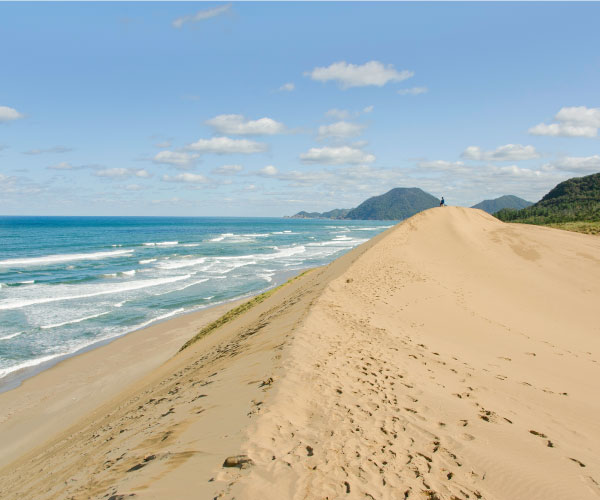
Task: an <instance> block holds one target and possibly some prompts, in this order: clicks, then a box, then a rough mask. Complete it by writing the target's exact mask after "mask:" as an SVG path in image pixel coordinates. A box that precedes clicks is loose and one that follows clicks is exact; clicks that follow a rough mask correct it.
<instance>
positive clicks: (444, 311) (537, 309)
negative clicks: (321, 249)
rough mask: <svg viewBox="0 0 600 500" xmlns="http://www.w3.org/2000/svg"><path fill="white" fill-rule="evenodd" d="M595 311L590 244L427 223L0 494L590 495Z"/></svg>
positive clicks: (18, 470)
mask: <svg viewBox="0 0 600 500" xmlns="http://www.w3.org/2000/svg"><path fill="white" fill-rule="evenodd" d="M599 298H600V239H599V238H598V237H596V236H590V235H582V234H576V233H568V232H565V231H560V230H553V229H548V228H543V227H536V226H525V225H511V224H504V223H501V222H499V221H498V220H496V219H495V218H493V217H492V216H490V215H488V214H486V213H484V212H482V211H479V210H473V209H463V208H453V207H446V208H435V209H431V210H428V211H426V212H423V213H421V214H418V215H416V216H414V217H412V218H411V219H409V220H407V221H405V222H403V223H401V224H399V225H398V226H396V227H394V228H392V229H390V230H389V231H387V232H385V233H383V234H381V235H379V236H377V237H376V238H374V239H373V240H371V241H369V242H368V243H366V244H365V245H362V246H361V247H359V248H356V249H354V250H353V251H351V252H349V253H348V254H346V255H345V256H343V257H342V258H340V259H338V260H337V261H335V262H334V263H332V264H331V265H330V266H328V267H326V268H323V269H317V270H314V271H312V272H310V273H308V274H306V275H305V276H303V277H301V278H299V279H297V280H295V281H293V282H292V283H290V284H288V285H286V286H285V287H283V288H281V289H280V290H278V291H277V292H276V293H274V294H273V295H272V296H271V297H270V298H269V299H267V300H265V301H264V302H263V303H261V304H260V305H258V306H256V307H255V308H253V309H251V310H250V311H249V312H248V313H246V314H244V315H242V316H240V317H238V318H237V319H236V320H235V321H233V322H231V323H229V324H227V325H226V326H225V327H223V328H221V329H219V330H217V331H215V332H214V333H213V334H211V335H209V336H208V337H205V338H204V339H202V340H201V341H199V342H198V343H196V344H194V345H192V346H191V347H190V348H188V349H186V350H184V351H183V352H182V353H180V354H179V355H177V356H175V357H174V358H172V359H171V360H170V361H169V362H167V363H165V364H164V365H162V366H161V367H160V368H158V369H157V370H155V371H154V372H153V373H151V374H150V375H147V376H146V377H144V378H143V379H141V380H139V381H138V382H137V383H136V384H134V385H132V386H130V387H128V388H127V389H126V390H125V391H124V392H123V393H121V394H120V395H118V396H117V397H115V398H114V399H113V400H112V401H110V402H107V403H106V404H104V405H103V406H102V407H101V408H100V409H98V410H97V411H95V412H93V413H90V414H89V415H88V416H86V417H85V418H84V419H83V420H81V421H80V422H78V423H77V424H76V425H75V426H73V427H71V428H70V429H69V430H67V431H66V432H64V433H63V434H62V435H59V436H54V437H53V438H52V439H51V440H50V441H49V442H48V443H46V444H44V446H42V447H39V448H37V449H33V450H30V451H29V452H28V453H27V454H26V455H24V456H23V457H21V458H20V459H19V460H17V461H16V462H13V463H12V464H10V465H9V466H7V467H6V468H4V469H3V470H2V471H0V476H1V478H0V496H1V497H2V498H109V497H111V495H112V496H113V497H112V498H121V497H119V496H118V495H130V494H133V495H135V498H157V499H158V498H161V499H163V498H177V499H184V498H214V497H219V498H236V499H238V500H239V499H244V498H248V499H256V498H261V499H282V498H290V499H305V498H308V499H311V498H319V499H324V498H328V499H333V498H372V499H388V498H389V499H396V498H399V499H404V498H408V499H421V498H425V499H426V498H429V499H445V500H450V499H473V498H485V499H511V500H512V499H521V498H523V499H540V500H541V499H561V500H563V499H567V498H568V499H571V498H572V499H587V498H590V499H591V498H598V497H599V496H600V418H599V416H600V399H599V398H598V394H600V365H599V358H600V323H599V321H598V303H600V301H599ZM237 454H245V455H247V456H248V457H249V458H250V459H251V460H252V462H253V464H252V465H250V466H248V467H244V468H241V469H238V468H235V467H233V468H224V467H222V464H223V461H224V459H225V458H226V457H227V456H230V455H237Z"/></svg>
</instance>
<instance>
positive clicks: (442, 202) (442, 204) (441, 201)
mask: <svg viewBox="0 0 600 500" xmlns="http://www.w3.org/2000/svg"><path fill="white" fill-rule="evenodd" d="M445 206H446V202H445V201H444V197H443V196H442V199H441V200H440V207H445Z"/></svg>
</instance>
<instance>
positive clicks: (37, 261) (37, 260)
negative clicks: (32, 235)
mask: <svg viewBox="0 0 600 500" xmlns="http://www.w3.org/2000/svg"><path fill="white" fill-rule="evenodd" d="M131 253H133V250H113V251H111V252H93V253H65V254H57V255H44V256H43V257H27V258H22V259H6V260H0V267H13V266H37V265H46V264H57V263H59V262H70V261H73V260H98V259H107V258H110V257H121V256H123V255H129V254H131Z"/></svg>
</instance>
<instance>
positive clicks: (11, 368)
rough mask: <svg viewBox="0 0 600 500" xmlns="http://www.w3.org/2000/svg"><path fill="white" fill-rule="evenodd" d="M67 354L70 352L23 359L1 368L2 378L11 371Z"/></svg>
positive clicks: (0, 375)
mask: <svg viewBox="0 0 600 500" xmlns="http://www.w3.org/2000/svg"><path fill="white" fill-rule="evenodd" d="M65 354H70V353H68V352H67V353H59V354H51V355H50V356H42V357H41V358H35V359H30V360H29V361H23V362H22V363H19V364H18V365H13V366H9V367H8V368H0V378H2V377H6V375H8V374H9V373H13V372H16V371H19V370H22V369H24V368H30V367H32V366H36V365H39V364H41V363H45V362H46V361H50V360H52V359H55V358H58V357H60V356H64V355H65Z"/></svg>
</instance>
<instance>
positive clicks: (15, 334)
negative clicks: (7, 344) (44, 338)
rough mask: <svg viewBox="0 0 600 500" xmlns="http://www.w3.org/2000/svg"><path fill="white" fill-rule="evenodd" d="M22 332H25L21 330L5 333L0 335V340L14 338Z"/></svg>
mask: <svg viewBox="0 0 600 500" xmlns="http://www.w3.org/2000/svg"><path fill="white" fill-rule="evenodd" d="M22 333H25V332H24V331H22V332H16V333H11V334H10V335H5V336H4V337H0V340H9V339H14V338H15V337H18V336H19V335H21V334H22Z"/></svg>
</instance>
